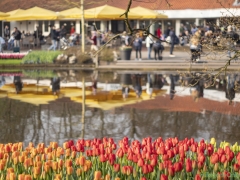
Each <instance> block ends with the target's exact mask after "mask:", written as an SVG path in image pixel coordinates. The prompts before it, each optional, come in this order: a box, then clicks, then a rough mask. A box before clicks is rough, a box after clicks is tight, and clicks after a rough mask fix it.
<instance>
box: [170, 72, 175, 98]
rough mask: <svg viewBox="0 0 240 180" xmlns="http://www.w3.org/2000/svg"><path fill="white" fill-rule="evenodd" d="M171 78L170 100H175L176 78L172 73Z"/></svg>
mask: <svg viewBox="0 0 240 180" xmlns="http://www.w3.org/2000/svg"><path fill="white" fill-rule="evenodd" d="M169 78H170V92H169V94H170V100H173V98H174V94H175V78H174V76H173V75H172V74H170V75H169Z"/></svg>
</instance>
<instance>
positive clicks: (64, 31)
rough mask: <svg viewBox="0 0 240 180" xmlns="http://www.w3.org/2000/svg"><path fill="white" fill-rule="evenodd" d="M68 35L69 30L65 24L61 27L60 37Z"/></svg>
mask: <svg viewBox="0 0 240 180" xmlns="http://www.w3.org/2000/svg"><path fill="white" fill-rule="evenodd" d="M66 35H67V30H66V28H65V26H64V25H63V26H62V28H61V31H60V37H61V38H66Z"/></svg>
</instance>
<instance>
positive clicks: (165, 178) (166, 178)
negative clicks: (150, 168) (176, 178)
mask: <svg viewBox="0 0 240 180" xmlns="http://www.w3.org/2000/svg"><path fill="white" fill-rule="evenodd" d="M160 180H168V177H167V176H166V175H165V174H161V177H160Z"/></svg>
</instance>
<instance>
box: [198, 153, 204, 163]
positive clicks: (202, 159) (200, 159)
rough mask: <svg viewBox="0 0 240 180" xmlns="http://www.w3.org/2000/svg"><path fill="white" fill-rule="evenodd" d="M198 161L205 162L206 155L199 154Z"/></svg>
mask: <svg viewBox="0 0 240 180" xmlns="http://www.w3.org/2000/svg"><path fill="white" fill-rule="evenodd" d="M198 162H203V163H204V162H205V156H204V154H203V153H200V154H198Z"/></svg>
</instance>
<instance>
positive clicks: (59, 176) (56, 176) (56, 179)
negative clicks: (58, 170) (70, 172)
mask: <svg viewBox="0 0 240 180" xmlns="http://www.w3.org/2000/svg"><path fill="white" fill-rule="evenodd" d="M61 179H62V176H61V174H56V175H55V178H54V180H61Z"/></svg>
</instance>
